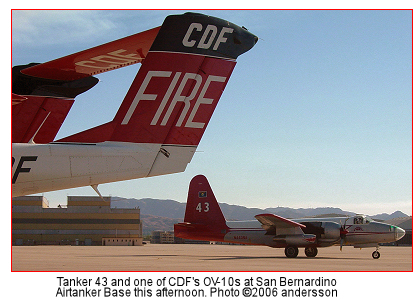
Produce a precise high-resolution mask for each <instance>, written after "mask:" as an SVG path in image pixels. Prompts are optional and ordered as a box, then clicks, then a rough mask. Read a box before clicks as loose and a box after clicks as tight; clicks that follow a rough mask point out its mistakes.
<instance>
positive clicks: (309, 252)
mask: <svg viewBox="0 0 415 300" xmlns="http://www.w3.org/2000/svg"><path fill="white" fill-rule="evenodd" d="M304 252H305V255H306V256H307V257H316V256H317V253H318V250H317V248H316V247H306V248H305V249H304Z"/></svg>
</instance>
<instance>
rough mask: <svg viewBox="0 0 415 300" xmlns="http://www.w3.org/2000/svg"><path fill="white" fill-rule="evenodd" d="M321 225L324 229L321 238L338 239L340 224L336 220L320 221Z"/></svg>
mask: <svg viewBox="0 0 415 300" xmlns="http://www.w3.org/2000/svg"><path fill="white" fill-rule="evenodd" d="M321 227H322V228H323V229H324V233H323V234H322V235H321V239H322V240H325V241H329V240H333V241H336V240H338V239H340V229H341V225H340V224H339V223H336V222H322V224H321Z"/></svg>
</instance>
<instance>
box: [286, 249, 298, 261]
mask: <svg viewBox="0 0 415 300" xmlns="http://www.w3.org/2000/svg"><path fill="white" fill-rule="evenodd" d="M297 255H298V248H297V247H295V246H287V247H285V256H287V257H289V258H295V257H297Z"/></svg>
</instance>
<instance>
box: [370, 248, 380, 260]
mask: <svg viewBox="0 0 415 300" xmlns="http://www.w3.org/2000/svg"><path fill="white" fill-rule="evenodd" d="M372 257H373V258H374V259H379V257H380V252H379V251H377V250H376V251H373V253H372Z"/></svg>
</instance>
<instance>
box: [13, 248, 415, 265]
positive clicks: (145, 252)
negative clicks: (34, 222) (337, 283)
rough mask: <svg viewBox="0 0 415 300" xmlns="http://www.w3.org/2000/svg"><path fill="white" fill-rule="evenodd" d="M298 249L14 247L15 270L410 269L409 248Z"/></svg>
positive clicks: (410, 254)
mask: <svg viewBox="0 0 415 300" xmlns="http://www.w3.org/2000/svg"><path fill="white" fill-rule="evenodd" d="M373 251H374V248H367V249H361V250H360V249H354V248H353V247H344V248H343V251H342V252H340V250H339V247H329V248H319V253H318V255H317V257H315V258H307V257H306V256H305V255H304V249H300V254H299V256H298V257H297V258H294V259H292V258H291V259H289V258H286V257H285V255H284V249H273V248H269V247H264V246H241V245H190V244H189V245H187V244H171V245H169V244H147V245H144V246H136V247H132V246H130V247H129V246H95V247H94V246H14V247H12V270H13V271H412V247H386V246H385V247H381V249H380V253H381V257H380V258H379V259H373V258H372V255H371V254H372V252H373Z"/></svg>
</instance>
